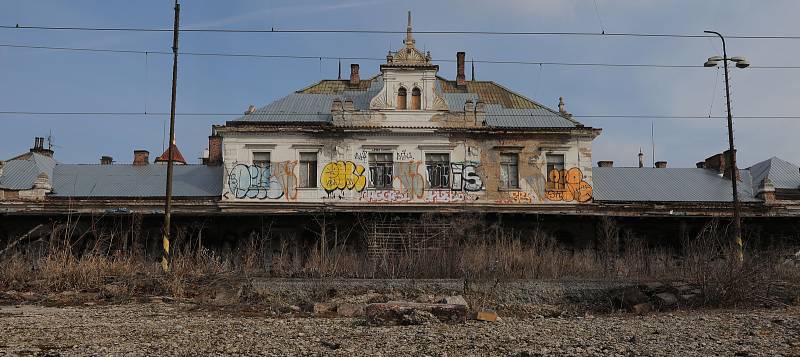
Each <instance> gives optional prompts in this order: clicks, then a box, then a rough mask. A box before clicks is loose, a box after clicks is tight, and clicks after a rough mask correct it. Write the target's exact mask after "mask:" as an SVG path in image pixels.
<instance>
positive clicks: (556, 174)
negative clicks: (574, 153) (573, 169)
mask: <svg viewBox="0 0 800 357" xmlns="http://www.w3.org/2000/svg"><path fill="white" fill-rule="evenodd" d="M564 173H565V172H564V154H547V185H546V189H547V190H551V191H563V190H564V189H565V188H566V182H565V181H564Z"/></svg>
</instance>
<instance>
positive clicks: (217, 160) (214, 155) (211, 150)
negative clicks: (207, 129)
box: [203, 135, 222, 166]
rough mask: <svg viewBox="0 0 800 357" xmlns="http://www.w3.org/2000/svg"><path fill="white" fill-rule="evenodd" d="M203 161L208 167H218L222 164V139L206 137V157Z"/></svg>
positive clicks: (212, 136)
mask: <svg viewBox="0 0 800 357" xmlns="http://www.w3.org/2000/svg"><path fill="white" fill-rule="evenodd" d="M203 161H205V162H203V163H204V164H206V165H208V166H219V165H220V164H222V137H221V136H219V135H211V136H209V137H208V157H207V158H205V159H204V160H203Z"/></svg>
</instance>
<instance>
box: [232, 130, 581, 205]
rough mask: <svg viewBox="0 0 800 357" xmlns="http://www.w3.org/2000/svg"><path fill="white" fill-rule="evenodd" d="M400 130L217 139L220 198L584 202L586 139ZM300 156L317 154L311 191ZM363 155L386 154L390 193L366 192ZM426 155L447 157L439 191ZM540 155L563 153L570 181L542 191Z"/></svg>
mask: <svg viewBox="0 0 800 357" xmlns="http://www.w3.org/2000/svg"><path fill="white" fill-rule="evenodd" d="M453 117H454V118H458V116H452V117H451V118H447V119H446V120H453ZM462 118H463V117H462ZM376 120H377V118H376ZM461 120H463V119H461ZM403 130H405V129H392V130H391V131H389V130H373V131H362V132H350V133H346V132H342V131H322V132H318V133H304V134H301V133H231V132H229V133H224V134H223V135H224V140H223V159H224V165H225V175H224V177H223V178H222V179H223V186H224V189H223V198H222V199H223V201H227V202H237V201H246V202H265V203H266V202H275V203H278V202H298V203H302V202H331V201H334V202H347V203H359V204H377V205H382V204H421V205H424V204H432V203H435V204H461V205H470V204H517V205H526V204H553V203H557V204H565V203H567V204H579V203H582V202H589V201H590V199H591V185H592V180H591V162H592V161H591V138H589V137H580V136H578V135H571V134H563V133H562V134H556V133H541V134H531V133H527V134H517V133H507V134H489V133H467V132H464V133H462V134H458V133H442V132H436V131H434V130H433V129H430V130H426V129H413V130H410V129H408V130H405V132H403ZM256 152H269V155H270V160H271V166H270V168H269V169H266V170H265V169H263V168H258V167H255V166H254V165H253V153H256ZM305 152H314V153H317V165H316V177H315V178H314V179H315V180H316V187H315V188H301V187H299V186H300V179H301V173H300V166H301V165H300V161H299V160H300V154H301V153H305ZM504 152H509V153H515V154H517V155H518V171H519V175H518V176H519V177H518V181H519V187H518V188H511V189H503V188H501V185H500V180H501V179H500V154H501V153H504ZM370 153H389V154H391V157H392V160H393V164H392V165H393V173H392V176H393V178H392V187H391V189H376V188H372V187H371V184H370V182H371V181H372V180H371V175H372V173H371V172H370V171H371V170H370V162H369V157H370ZM426 153H447V154H449V157H450V167H449V170H448V171H449V172H448V173H447V176H448V177H447V180H446V181H447V185H446V186H447V187H446V188H432V187H431V186H430V181H431V180H430V177H429V176H428V175H429V172H428V169H427V168H426V162H425V160H426V157H425V154H426ZM548 154H561V155H564V168H565V170H564V172H562V173H561V174H564V175H567V171H568V170H572V171H570V174H572V177H571V178H570V180H571V181H570V182H569V183H566V182H565V183H564V184H563V185H562V186H563V187H562V188H561V189H559V190H551V189H548V187H549V186H548V184H547V180H548V177H550V176H551V173H548V172H547V165H546V157H547V155H548ZM576 172H577V173H579V177H578V176H576V175H575V173H576ZM565 177H566V176H565ZM550 186H552V185H550ZM567 191H569V192H567Z"/></svg>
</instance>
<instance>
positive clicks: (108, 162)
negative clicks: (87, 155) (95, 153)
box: [100, 156, 114, 165]
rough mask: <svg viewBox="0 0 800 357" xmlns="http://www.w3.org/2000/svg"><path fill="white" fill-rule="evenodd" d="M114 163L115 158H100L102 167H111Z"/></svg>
mask: <svg viewBox="0 0 800 357" xmlns="http://www.w3.org/2000/svg"><path fill="white" fill-rule="evenodd" d="M112 162H114V158H112V157H111V156H101V157H100V165H111V163H112Z"/></svg>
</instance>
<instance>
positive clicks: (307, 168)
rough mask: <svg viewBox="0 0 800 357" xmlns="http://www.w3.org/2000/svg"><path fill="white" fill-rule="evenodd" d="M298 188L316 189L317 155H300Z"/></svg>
mask: <svg viewBox="0 0 800 357" xmlns="http://www.w3.org/2000/svg"><path fill="white" fill-rule="evenodd" d="M300 187H301V188H313V187H317V153H315V152H301V153H300Z"/></svg>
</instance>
